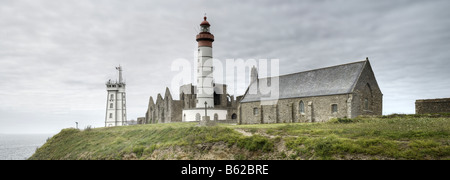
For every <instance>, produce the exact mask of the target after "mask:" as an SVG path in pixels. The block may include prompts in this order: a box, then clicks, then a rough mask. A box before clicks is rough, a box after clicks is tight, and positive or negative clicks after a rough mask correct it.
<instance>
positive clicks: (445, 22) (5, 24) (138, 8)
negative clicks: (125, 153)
mask: <svg viewBox="0 0 450 180" xmlns="http://www.w3.org/2000/svg"><path fill="white" fill-rule="evenodd" d="M449 7H450V1H448V0H441V1H438V0H428V1H423V0H417V1H405V0H377V1H373V0H367V1H362V0H336V1H325V0H311V1H298V0H296V1H286V0H270V1H268V0H267V1H262V0H254V1H238V0H235V1H211V0H208V1H206V0H205V1H200V0H195V1H186V0H179V1H170V0H161V1H148V0H127V1H123V0H58V1H55V0H48V1H47V0H28V1H22V0H0V82H1V83H0V84H1V85H0V95H1V100H0V102H1V103H0V124H1V125H0V133H57V132H59V131H60V130H61V129H62V128H68V127H74V126H75V122H79V126H80V127H81V128H84V127H85V126H87V125H92V126H94V127H102V126H104V120H105V108H106V87H105V82H106V81H107V80H108V79H116V78H117V77H116V76H117V72H116V70H115V68H114V67H115V66H118V65H119V64H120V65H122V67H123V69H124V77H125V79H126V82H127V104H128V106H127V111H128V115H127V116H128V119H136V118H137V117H141V116H144V115H145V112H146V108H147V105H148V99H149V97H150V96H153V97H155V96H156V95H157V94H158V93H164V90H165V88H166V86H169V87H170V86H171V84H170V83H171V80H172V78H173V77H174V75H175V74H176V72H173V71H171V70H170V68H171V65H172V62H173V61H174V60H175V59H177V58H184V59H188V60H192V61H194V53H193V52H194V51H195V50H196V48H197V47H196V46H197V44H196V41H195V35H196V34H197V29H198V25H199V24H200V22H201V21H202V18H203V15H204V13H207V16H208V21H209V22H210V24H211V32H212V33H213V34H214V36H215V42H214V44H213V46H214V57H215V58H218V59H220V60H225V59H229V58H242V59H249V58H253V59H271V58H276V59H279V60H280V69H279V71H280V74H289V73H295V72H300V71H305V70H311V69H316V68H322V67H327V66H333V65H338V64H344V63H350V62H355V61H361V60H364V59H365V58H366V57H369V59H370V62H371V65H372V68H373V70H374V72H375V76H376V78H377V80H378V84H379V86H380V88H381V91H382V92H383V94H384V96H383V114H391V113H414V111H415V110H414V102H415V100H416V99H427V98H444V97H450V78H449V77H450V65H449V62H450V11H449V10H448V8H449ZM171 90H172V89H171ZM244 90H245V89H244ZM244 90H243V89H237V92H236V93H237V94H236V95H241V94H239V93H242V92H243V91H244ZM176 93H178V89H175V90H172V95H173V96H174V98H175V99H178V98H179V97H178V95H177V94H176Z"/></svg>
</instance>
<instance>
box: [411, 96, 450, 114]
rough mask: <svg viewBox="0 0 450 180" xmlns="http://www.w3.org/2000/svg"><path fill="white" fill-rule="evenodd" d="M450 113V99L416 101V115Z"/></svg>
mask: <svg viewBox="0 0 450 180" xmlns="http://www.w3.org/2000/svg"><path fill="white" fill-rule="evenodd" d="M432 113H450V98H444V99H421V100H416V114H432Z"/></svg>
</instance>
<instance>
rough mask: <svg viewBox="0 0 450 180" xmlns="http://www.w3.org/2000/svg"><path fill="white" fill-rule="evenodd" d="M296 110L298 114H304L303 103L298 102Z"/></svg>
mask: <svg viewBox="0 0 450 180" xmlns="http://www.w3.org/2000/svg"><path fill="white" fill-rule="evenodd" d="M298 108H299V111H300V114H303V113H305V104H304V103H303V101H300V103H299V104H298Z"/></svg>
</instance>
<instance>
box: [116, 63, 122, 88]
mask: <svg viewBox="0 0 450 180" xmlns="http://www.w3.org/2000/svg"><path fill="white" fill-rule="evenodd" d="M116 69H117V70H118V71H119V84H122V66H120V64H119V67H116Z"/></svg>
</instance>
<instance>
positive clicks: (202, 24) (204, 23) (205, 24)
mask: <svg viewBox="0 0 450 180" xmlns="http://www.w3.org/2000/svg"><path fill="white" fill-rule="evenodd" d="M200 26H208V27H209V26H211V25H209V22H208V21H206V16H205V17H203V22H202V23H201V24H200Z"/></svg>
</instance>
